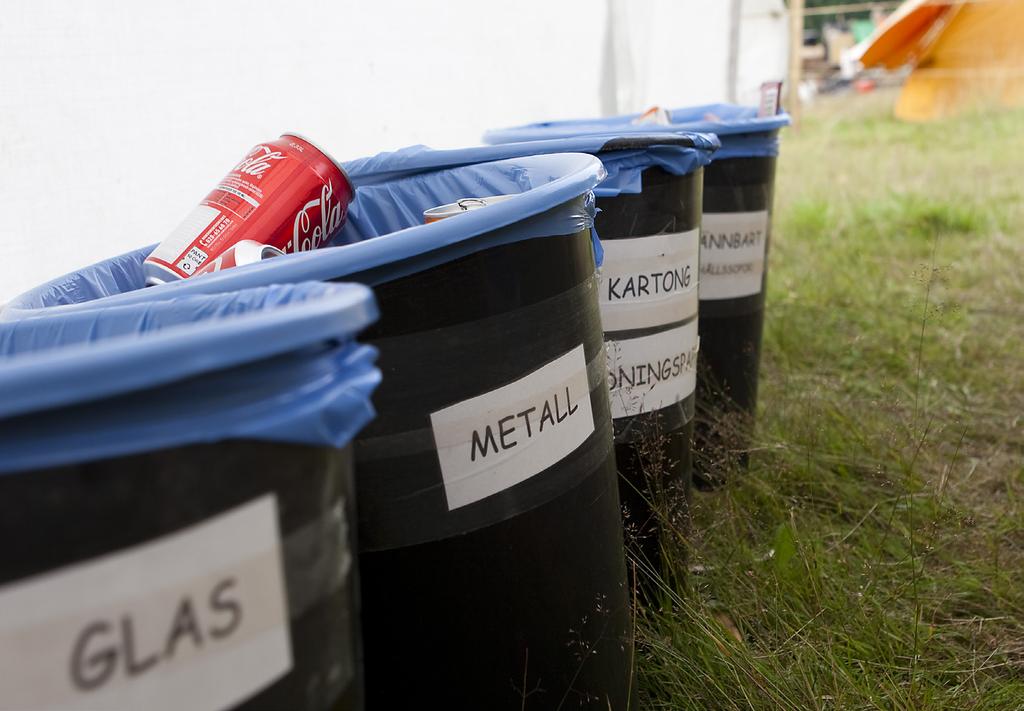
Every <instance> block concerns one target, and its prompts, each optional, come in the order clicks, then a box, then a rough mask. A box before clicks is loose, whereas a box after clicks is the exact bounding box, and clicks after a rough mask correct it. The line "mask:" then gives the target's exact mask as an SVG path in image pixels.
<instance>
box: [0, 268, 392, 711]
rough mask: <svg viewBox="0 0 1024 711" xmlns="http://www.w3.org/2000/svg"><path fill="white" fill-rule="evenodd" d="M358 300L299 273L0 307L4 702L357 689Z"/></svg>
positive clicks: (291, 704)
mask: <svg viewBox="0 0 1024 711" xmlns="http://www.w3.org/2000/svg"><path fill="white" fill-rule="evenodd" d="M374 316H375V309H374V305H373V301H372V296H371V294H370V293H369V290H367V289H365V288H364V287H361V286H357V285H340V284H339V285H325V284H301V285H296V286H278V287H270V288H265V289H254V290H249V291H246V292H242V293H238V294H225V295H223V296H220V297H204V296H199V297H191V298H185V299H179V300H176V301H169V302H166V303H162V304H155V305H149V306H128V307H123V308H115V309H108V310H105V311H102V312H101V311H96V312H91V313H89V312H84V313H73V314H67V315H63V316H52V317H51V316H43V317H41V318H33V319H29V320H26V321H21V322H16V323H8V324H2V325H0V354H2V355H0V535H2V536H4V539H5V540H7V541H9V542H13V541H18V543H17V545H9V546H8V549H7V551H6V553H5V555H4V556H3V559H2V561H0V660H2V662H0V688H2V689H3V699H4V705H5V706H9V707H10V708H33V709H44V708H59V709H73V708H105V709H136V708H147V709H176V708H190V709H200V708H202V709H228V708H232V709H235V708H237V709H270V708H288V709H329V708H330V709H362V708H363V701H362V679H361V670H360V668H359V656H360V647H359V610H358V588H357V586H358V579H357V574H356V571H357V569H358V568H357V564H356V557H355V550H354V535H353V534H354V530H353V526H354V523H355V510H354V480H353V470H352V456H351V445H350V444H348V442H349V440H350V439H351V437H352V436H353V435H354V433H355V432H356V430H358V429H359V428H360V427H361V426H362V425H363V424H364V423H365V422H366V421H367V420H369V419H370V417H371V416H372V412H373V411H372V408H371V406H370V403H369V397H370V393H371V391H372V389H373V387H374V385H375V384H376V383H377V381H378V380H379V373H378V371H377V370H376V369H375V368H374V367H373V365H372V360H373V353H372V351H371V350H370V349H368V348H366V347H362V346H357V345H355V344H354V343H352V342H351V336H352V334H353V333H354V332H355V331H357V330H359V329H361V328H362V327H364V326H365V325H367V324H368V323H369V322H371V321H372V320H373V318H374Z"/></svg>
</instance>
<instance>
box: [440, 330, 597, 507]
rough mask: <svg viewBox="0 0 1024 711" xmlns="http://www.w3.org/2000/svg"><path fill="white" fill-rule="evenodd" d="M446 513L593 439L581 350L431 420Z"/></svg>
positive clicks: (530, 473)
mask: <svg viewBox="0 0 1024 711" xmlns="http://www.w3.org/2000/svg"><path fill="white" fill-rule="evenodd" d="M430 424H431V426H432V427H433V430H434V441H435V443H436V445H437V457H438V460H439V461H440V464H441V475H442V477H443V479H444V490H445V494H446V495H447V497H448V509H449V510H452V509H457V508H459V507H460V506H466V505H467V504H471V503H473V502H474V501H479V500H480V499H484V498H486V497H488V496H491V495H492V494H496V493H498V492H499V491H504V490H505V489H508V488H509V487H511V486H515V485H516V484H518V483H520V482H523V481H526V480H527V479H529V478H530V477H532V476H534V475H536V474H539V473H540V472H542V471H544V470H545V469H547V468H548V467H550V466H551V465H553V464H555V463H556V462H558V461H560V460H561V459H563V458H564V457H565V456H567V455H568V454H570V453H571V452H572V451H573V450H575V449H576V448H577V447H579V446H580V445H581V444H583V442H584V440H586V439H587V437H589V436H590V434H591V433H592V432H593V431H594V415H593V411H592V410H591V408H590V385H589V383H588V380H587V362H586V358H585V356H584V354H583V345H582V344H580V345H578V346H576V347H575V348H573V349H572V350H571V351H569V352H568V353H566V354H565V355H563V356H560V357H558V358H556V359H555V360H553V361H551V362H550V363H548V364H547V365H544V366H541V367H540V368H537V369H536V370H534V371H533V372H531V373H530V374H529V375H525V376H523V377H522V378H520V379H519V380H516V381H515V382H513V383H509V384H508V385H505V386H503V387H500V388H498V389H496V390H492V391H490V392H488V393H484V394H483V395H478V396H476V397H474V398H470V399H469V400H463V401H462V402H459V403H456V404H454V405H450V406H449V407H446V408H444V409H443V410H438V411H437V412H433V413H431V415H430Z"/></svg>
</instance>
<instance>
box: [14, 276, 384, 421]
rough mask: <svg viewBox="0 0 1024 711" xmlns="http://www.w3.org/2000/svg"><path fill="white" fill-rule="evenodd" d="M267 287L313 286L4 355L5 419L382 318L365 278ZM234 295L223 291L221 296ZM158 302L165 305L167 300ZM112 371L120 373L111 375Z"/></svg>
mask: <svg viewBox="0 0 1024 711" xmlns="http://www.w3.org/2000/svg"><path fill="white" fill-rule="evenodd" d="M266 289H268V290H275V289H276V290H282V289H283V290H290V291H292V290H296V291H306V292H308V293H304V294H302V296H303V299H302V300H301V301H293V302H290V303H286V304H271V305H269V306H266V307H264V308H261V309H258V310H254V311H253V312H251V313H243V314H237V315H230V316H214V317H210V318H208V319H204V320H202V321H199V322H196V323H190V324H181V325H175V326H170V327H168V328H165V329H161V330H158V331H151V332H145V333H137V334H133V335H124V336H116V337H111V338H109V339H104V340H102V341H98V342H86V343H75V344H71V345H66V346H59V345H58V346H55V347H54V348H52V349H47V350H42V351H31V352H27V353H24V354H17V355H13V356H6V357H4V356H0V393H2V397H0V418H5V417H10V416H14V415H24V414H29V413H33V412H39V411H41V410H47V409H52V408H54V407H65V406H70V405H75V404H79V403H83V402H88V401H93V400H97V399H101V398H107V397H111V396H117V395H122V394H124V393H128V392H134V391H138V390H141V389H146V388H149V387H153V386H159V385H165V384H167V383H170V382H175V381H178V380H182V379H185V378H189V377H192V376H196V375H199V374H202V373H208V372H212V371H215V370H221V369H225V368H231V367H233V366H239V365H242V364H245V363H251V362H255V361H259V360H263V359H266V358H271V357H273V356H277V355H281V354H283V353H287V352H291V351H295V350H297V349H300V348H303V347H305V346H309V345H313V344H316V343H321V342H323V341H325V340H327V339H331V338H340V337H344V336H352V335H354V334H355V333H356V332H357V331H359V330H361V329H362V328H364V327H366V326H368V325H370V324H371V323H373V322H374V321H375V320H376V319H377V317H378V312H377V305H376V301H375V299H374V297H373V292H372V291H371V290H370V289H369V288H368V287H365V286H363V285H361V284H322V283H316V284H296V285H273V286H270V287H266ZM230 296H231V295H230V294H221V295H220V297H219V298H225V297H230ZM216 298H218V297H211V296H197V297H190V298H188V299H176V300H170V301H167V302H164V304H163V305H165V306H167V307H180V306H181V305H182V304H185V305H189V304H190V303H194V304H195V305H196V306H197V307H201V306H202V305H203V303H204V302H209V301H211V300H212V299H216ZM151 307H152V308H156V309H159V308H160V307H161V304H160V303H155V304H152V305H151ZM59 320H60V317H59V316H51V315H49V314H47V315H45V316H40V317H37V318H33V319H30V320H28V321H24V322H22V323H24V324H29V325H39V326H41V327H45V326H46V325H47V323H48V322H50V323H56V322H58V321H59ZM10 325H11V326H13V325H19V326H20V325H21V324H10ZM2 327H3V325H0V328H2ZM112 372H113V373H116V375H117V377H111V373H112Z"/></svg>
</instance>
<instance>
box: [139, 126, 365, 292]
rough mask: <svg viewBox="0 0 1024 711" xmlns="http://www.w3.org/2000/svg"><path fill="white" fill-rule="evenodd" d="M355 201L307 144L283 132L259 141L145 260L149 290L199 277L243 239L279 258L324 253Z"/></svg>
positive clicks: (340, 175) (337, 172) (332, 165)
mask: <svg viewBox="0 0 1024 711" xmlns="http://www.w3.org/2000/svg"><path fill="white" fill-rule="evenodd" d="M352 197H353V188H352V183H351V182H350V181H349V179H348V176H347V175H345V171H343V170H342V169H341V166H339V165H338V164H337V162H335V161H334V159H332V158H331V157H330V156H328V155H327V154H326V153H324V152H323V151H322V150H320V149H319V148H317V147H316V146H315V145H313V144H312V143H310V142H309V141H308V140H307V139H305V138H303V137H301V136H297V135H295V134H294V133H286V134H284V135H282V136H281V137H280V138H278V139H277V140H276V141H269V142H267V143H261V144H259V145H258V146H256V147H255V148H253V149H252V150H251V151H249V152H248V153H247V154H246V155H245V158H243V159H242V161H241V162H240V163H238V165H236V166H235V167H234V168H232V170H231V172H229V173H228V174H227V176H225V177H224V179H223V180H222V181H221V182H220V184H219V185H217V187H215V188H214V189H213V190H211V191H210V194H209V195H207V196H206V199H205V200H203V201H202V202H201V203H200V204H199V205H198V206H197V207H196V208H195V209H194V210H193V211H192V213H191V214H190V215H189V216H188V217H186V218H185V220H184V222H182V223H181V224H180V225H178V227H177V228H176V229H175V230H174V231H173V232H172V233H171V234H170V235H169V236H168V237H167V238H166V239H165V240H164V241H163V242H161V243H160V245H159V246H158V247H157V248H156V249H155V250H153V252H152V253H151V254H150V255H149V257H147V258H146V260H145V262H144V263H143V271H144V272H145V275H146V284H147V285H153V284H162V283H164V282H168V281H174V280H177V279H184V278H186V277H190V276H192V275H193V274H198V273H199V272H201V271H203V267H204V266H205V265H206V264H207V263H209V262H212V261H214V260H216V259H217V258H218V257H219V256H220V255H221V254H223V253H224V252H226V251H227V250H229V249H230V248H231V247H233V246H234V245H236V244H238V243H239V242H241V241H243V240H249V241H254V242H259V243H261V244H267V245H270V246H272V247H275V248H276V249H278V250H280V251H281V252H304V251H307V250H311V249H316V248H317V247H322V246H324V245H325V244H327V243H328V242H330V240H331V238H332V237H334V235H335V234H337V232H338V231H339V230H340V229H341V227H342V225H343V224H344V223H345V216H346V214H347V213H348V204H349V203H350V202H351V201H352ZM220 268H222V269H223V268H226V267H224V266H221V267H220Z"/></svg>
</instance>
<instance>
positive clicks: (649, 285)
mask: <svg viewBox="0 0 1024 711" xmlns="http://www.w3.org/2000/svg"><path fill="white" fill-rule="evenodd" d="M699 243H700V232H699V231H698V230H690V231H689V232H678V233H673V234H664V235H651V236H649V237H631V238H630V239H609V240H604V241H603V242H601V246H602V247H603V248H604V264H602V265H601V271H600V281H601V291H600V302H601V325H602V327H603V328H604V330H605V331H626V330H629V329H633V328H652V327H655V326H664V325H665V324H668V323H675V322H677V321H685V320H686V319H688V318H690V317H691V316H693V315H694V314H696V313H697V270H698V262H697V258H698V257H697V254H698V246H699Z"/></svg>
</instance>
